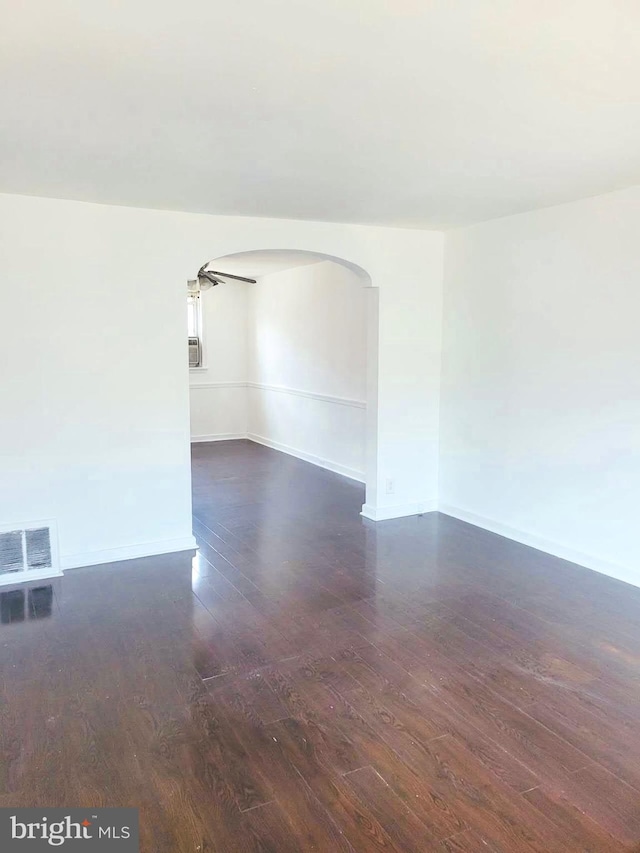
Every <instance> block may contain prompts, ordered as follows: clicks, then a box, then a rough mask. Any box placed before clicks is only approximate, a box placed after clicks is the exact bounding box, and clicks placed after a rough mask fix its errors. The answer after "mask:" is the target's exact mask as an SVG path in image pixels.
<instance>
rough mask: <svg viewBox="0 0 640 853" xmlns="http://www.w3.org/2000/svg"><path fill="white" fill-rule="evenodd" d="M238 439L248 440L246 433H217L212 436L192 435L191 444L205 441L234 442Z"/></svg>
mask: <svg viewBox="0 0 640 853" xmlns="http://www.w3.org/2000/svg"><path fill="white" fill-rule="evenodd" d="M238 438H247V434H246V432H217V433H213V434H212V435H192V436H191V444H198V443H200V442H204V441H234V440H236V439H238Z"/></svg>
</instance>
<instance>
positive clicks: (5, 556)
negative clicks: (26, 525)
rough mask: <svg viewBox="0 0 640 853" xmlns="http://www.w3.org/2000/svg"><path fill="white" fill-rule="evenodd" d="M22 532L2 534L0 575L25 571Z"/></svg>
mask: <svg viewBox="0 0 640 853" xmlns="http://www.w3.org/2000/svg"><path fill="white" fill-rule="evenodd" d="M23 533H24V531H22V530H9V531H8V532H7V533H0V574H8V573H9V572H23V571H24V548H23V541H22V539H23Z"/></svg>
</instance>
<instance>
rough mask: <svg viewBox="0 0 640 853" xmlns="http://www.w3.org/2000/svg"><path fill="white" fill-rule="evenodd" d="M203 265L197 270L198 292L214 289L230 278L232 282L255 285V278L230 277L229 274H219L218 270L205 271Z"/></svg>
mask: <svg viewBox="0 0 640 853" xmlns="http://www.w3.org/2000/svg"><path fill="white" fill-rule="evenodd" d="M208 263H209V262H208V261H207V263H206V264H203V265H202V266H201V267H200V269H199V270H198V285H199V287H200V290H207V289H208V288H210V287H215V286H216V285H217V284H224V279H227V278H230V279H233V281H246V282H247V284H256V283H257V282H256V280H255V278H245V277H244V276H243V275H232V274H231V273H230V272H220V271H219V270H208V269H206V267H207V264H208Z"/></svg>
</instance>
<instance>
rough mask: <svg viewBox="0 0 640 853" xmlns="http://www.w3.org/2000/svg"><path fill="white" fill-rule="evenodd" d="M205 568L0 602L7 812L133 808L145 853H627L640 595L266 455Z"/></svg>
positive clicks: (213, 527) (206, 467)
mask: <svg viewBox="0 0 640 853" xmlns="http://www.w3.org/2000/svg"><path fill="white" fill-rule="evenodd" d="M193 471H194V530H195V534H196V536H197V539H198V542H199V545H200V550H199V552H198V554H197V555H196V557H195V558H194V559H193V560H192V555H187V554H179V555H169V556H165V557H159V558H150V559H146V560H138V561H134V562H131V563H118V564H113V565H110V566H100V567H93V568H88V569H80V570H77V571H73V572H68V573H66V574H65V576H64V577H63V578H61V579H59V580H58V581H56V583H55V584H54V585H53V589H52V592H53V595H51V594H49V593H47V592H46V591H45V592H38V593H36V594H32V596H31V598H29V597H27V598H26V599H23V603H24V606H23V605H22V604H21V600H20V591H17V593H16V592H14V593H11V595H8V596H7V591H4V592H3V593H2V595H0V604H1V606H0V615H1V620H0V622H1V624H0V666H1V673H2V681H1V686H0V806H117V805H128V806H139V807H140V812H141V820H140V825H141V835H142V842H141V849H142V850H143V851H144V853H183V851H184V853H187V851H190V852H191V851H203V853H206V852H208V853H210V852H211V851H218V853H234V851H243V852H244V851H263V852H264V853H289V851H291V853H294V851H296V853H297V851H321V853H324V851H327V853H333V851H345V853H346V851H348V853H354V851H355V853H364V851H385V853H412V851H415V853H425V851H434V853H479V851H482V853H587V852H588V853H622V851H632V850H638V849H640V847H639V846H638V844H639V842H640V589H635V588H633V587H629V586H627V585H625V584H622V583H619V582H617V581H613V580H611V579H607V578H605V577H603V576H601V575H598V574H595V573H593V572H590V571H588V570H586V569H583V568H580V567H578V566H575V565H573V564H571V563H566V562H564V561H561V560H557V559H555V558H552V557H549V556H546V555H544V554H542V553H540V552H538V551H534V550H532V549H529V548H526V547H525V546H522V545H518V544H516V543H513V542H509V541H508V540H505V539H502V538H500V537H498V536H495V535H493V534H490V533H486V532H484V531H481V530H479V529H477V528H474V527H471V526H470V525H466V524H463V523H462V522H458V521H456V520H454V519H451V518H448V517H446V516H443V515H438V514H435V513H434V514H429V515H425V516H423V517H414V518H410V519H400V520H397V521H389V522H384V523H379V524H377V525H376V524H373V523H370V522H368V521H365V520H363V519H362V518H361V517H360V515H359V510H360V507H361V504H362V502H363V489H362V487H361V486H360V485H358V484H356V483H353V482H351V481H349V480H346V479H344V478H342V477H339V476H336V475H334V474H331V473H329V472H326V471H323V470H322V469H319V468H315V467H313V466H311V465H308V464H307V463H304V462H301V461H299V460H296V459H293V458H291V457H288V456H284V455H283V454H280V453H277V452H276V451H272V450H268V449H266V448H264V447H261V446H259V445H256V444H252V443H250V442H244V441H238V442H221V443H218V444H211V445H196V446H194V448H193Z"/></svg>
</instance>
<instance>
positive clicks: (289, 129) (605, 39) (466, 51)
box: [0, 0, 640, 228]
mask: <svg viewBox="0 0 640 853" xmlns="http://www.w3.org/2000/svg"><path fill="white" fill-rule="evenodd" d="M0 3H1V4H2V7H4V8H0V14H1V19H2V29H1V32H0V79H1V80H2V85H1V86H0V121H1V123H2V133H1V134H0V191H4V192H16V193H25V194H35V195H44V196H53V197H63V198H75V199H84V200H90V201H100V202H108V203H115V204H125V205H134V206H144V207H155V208H167V209H179V210H189V211H196V212H198V211H202V212H211V213H223V214H240V215H251V216H270V217H289V218H299V219H317V220H334V221H345V222H363V223H379V224H389V225H399V226H408V227H429V228H441V227H450V226H455V225H460V224H463V223H469V222H475V221H478V220H483V219H488V218H493V217H497V216H502V215H506V214H509V213H514V212H518V211H522V210H527V209H531V208H535V207H540V206H546V205H550V204H555V203H558V202H562V201H568V200H572V199H576V198H580V197H584V196H588V195H594V194H598V193H601V192H606V191H609V190H612V189H617V188H620V187H624V186H629V185H631V184H634V183H637V182H638V180H639V179H640V50H639V49H638V47H639V45H638V32H639V28H640V4H639V3H638V2H637V0H560V2H558V0H491V2H481V0H269V2H264V0H234V2H224V3H223V2H221V0H181V2H176V0H127V2H126V3H125V2H119V3H116V2H110V3H105V2H102V3H100V2H87V0H56V2H51V0H25V2H22V3H17V2H15V0H0Z"/></svg>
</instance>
